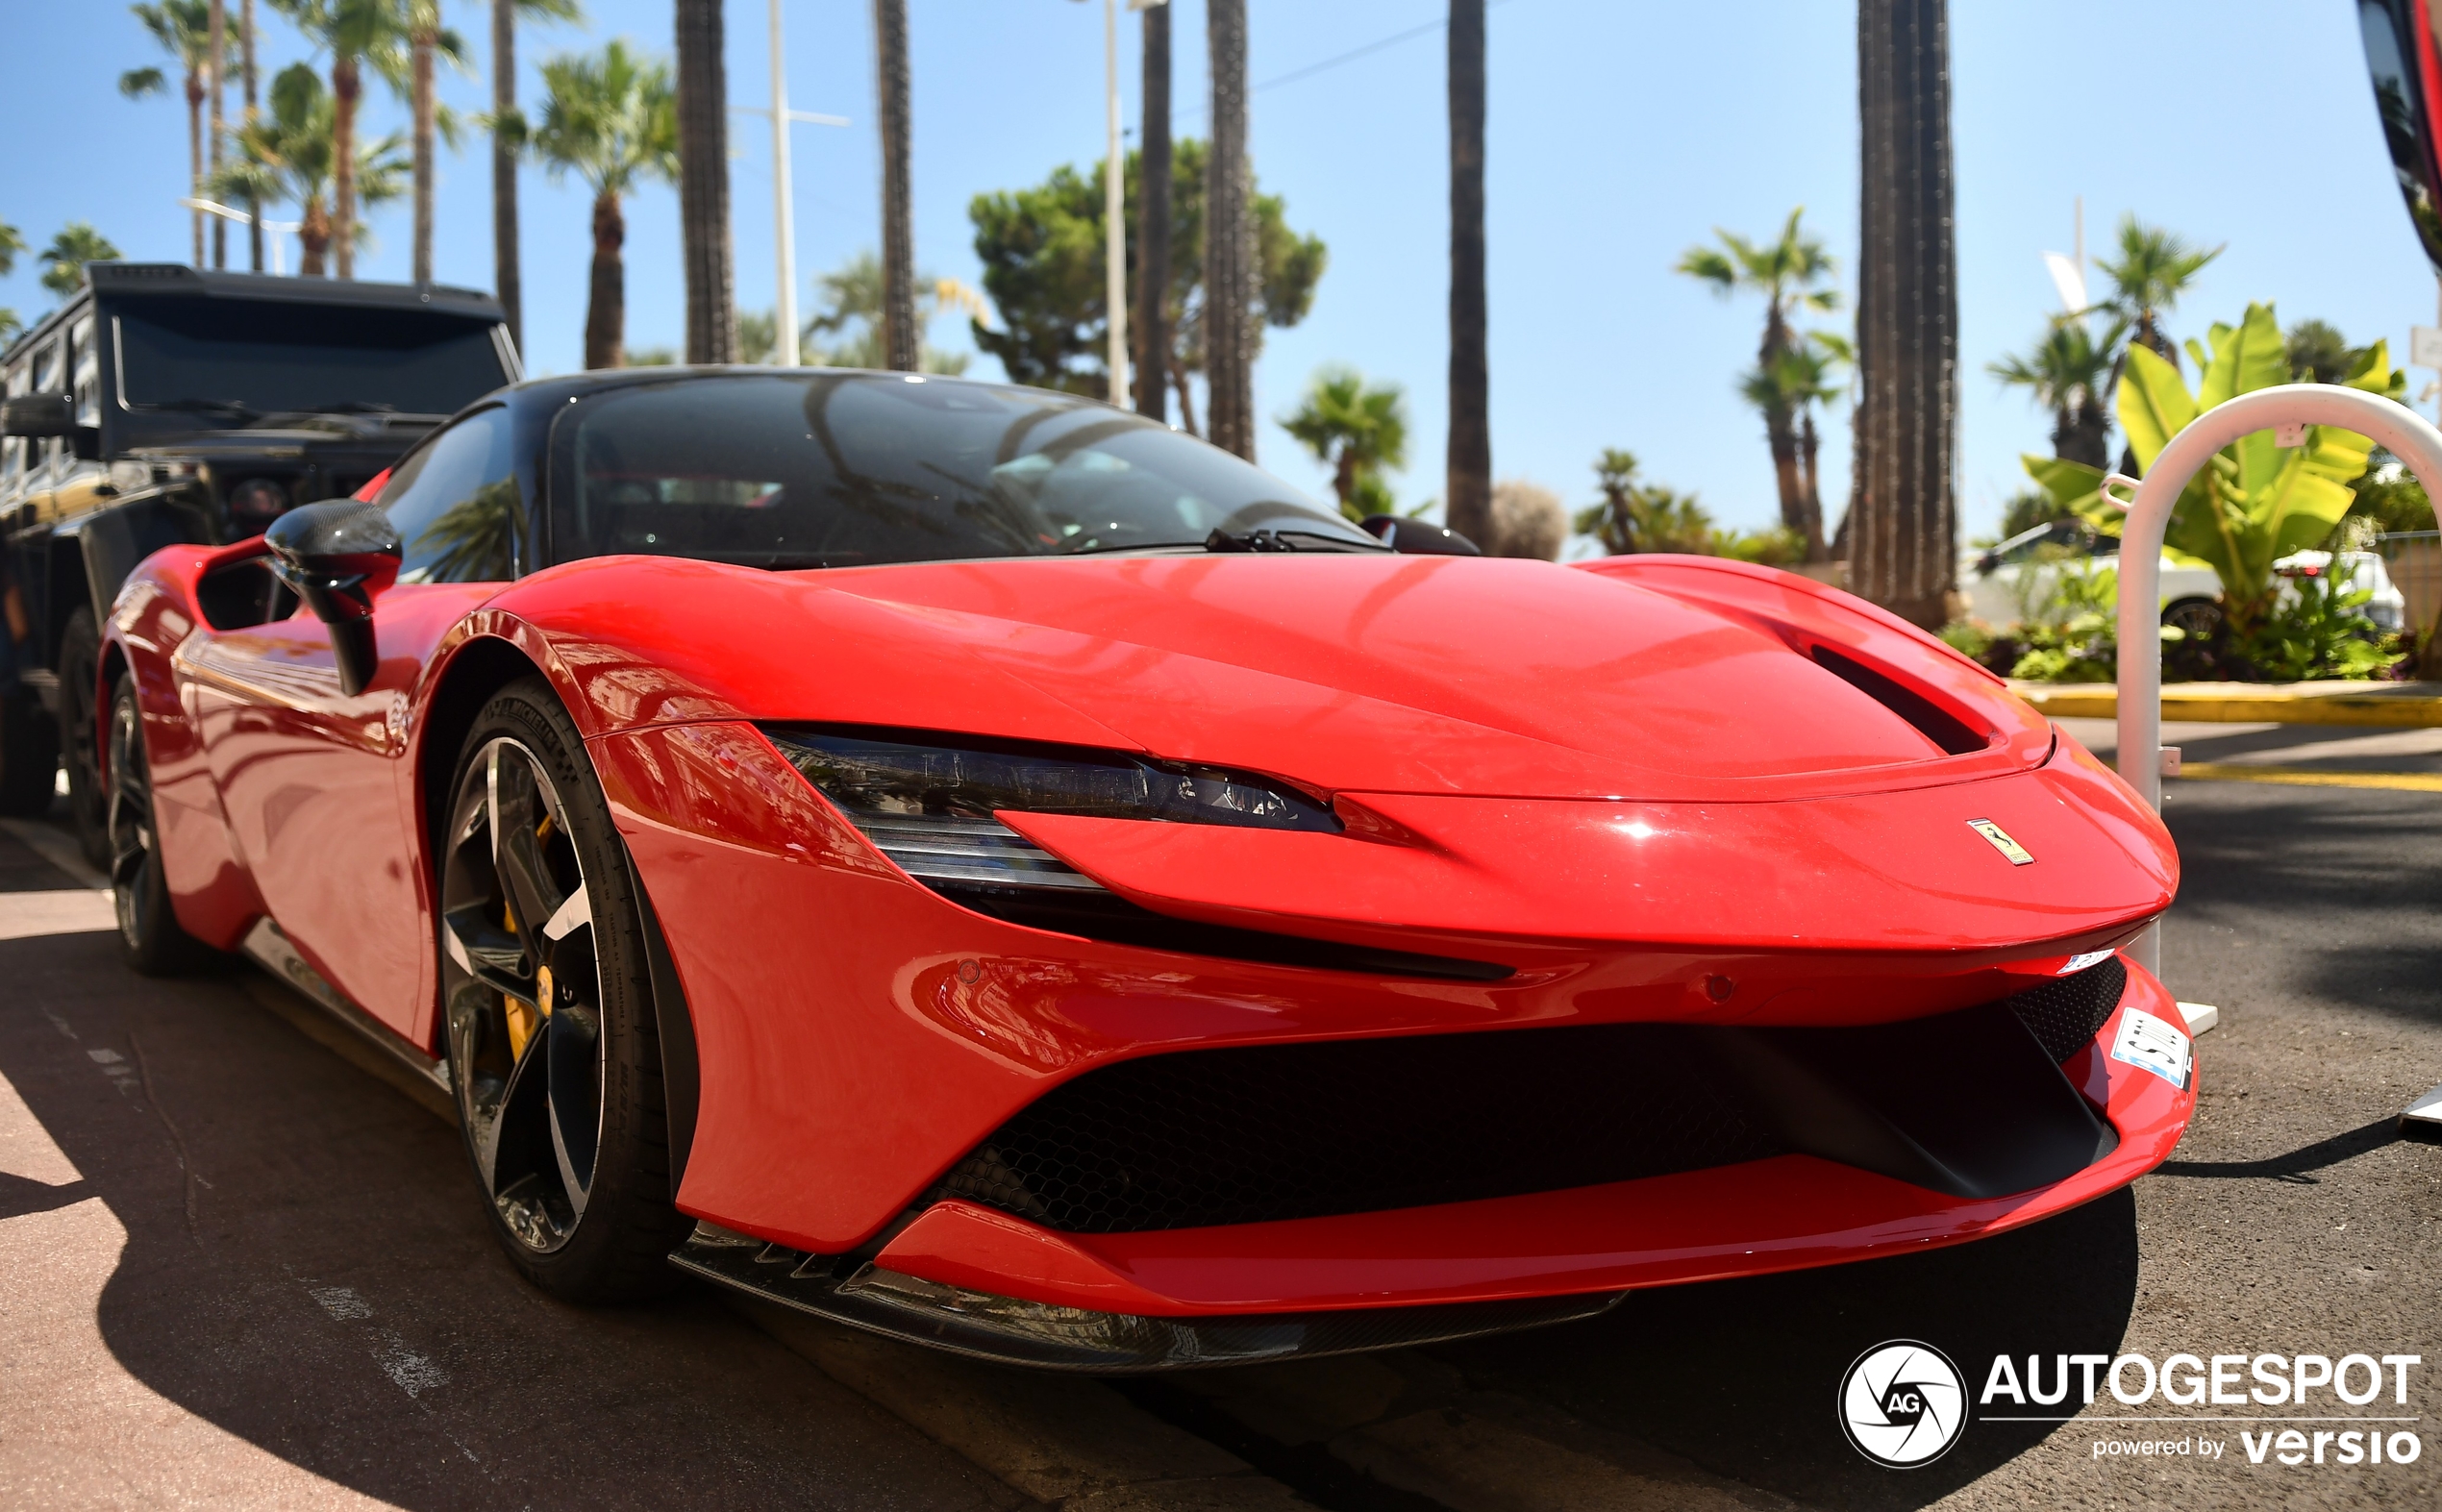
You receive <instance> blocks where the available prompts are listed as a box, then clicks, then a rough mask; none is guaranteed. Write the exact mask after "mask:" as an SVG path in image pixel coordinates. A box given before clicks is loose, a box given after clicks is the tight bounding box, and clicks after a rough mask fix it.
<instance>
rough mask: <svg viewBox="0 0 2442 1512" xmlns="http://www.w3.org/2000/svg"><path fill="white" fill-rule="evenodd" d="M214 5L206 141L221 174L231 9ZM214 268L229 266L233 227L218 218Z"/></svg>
mask: <svg viewBox="0 0 2442 1512" xmlns="http://www.w3.org/2000/svg"><path fill="white" fill-rule="evenodd" d="M211 4H212V9H211V11H210V12H208V19H207V21H206V23H205V33H206V39H205V43H204V77H205V80H206V86H205V87H206V90H207V92H208V93H209V94H210V95H211V97H212V122H211V129H210V131H209V133H208V134H207V135H206V136H205V138H204V139H205V140H206V141H207V142H209V143H210V144H211V152H210V153H209V155H208V156H209V158H210V161H211V170H212V171H214V172H217V171H218V170H219V168H220V147H221V136H222V131H221V121H220V110H221V104H222V102H223V100H224V99H225V98H226V97H227V94H228V90H227V89H226V88H225V86H226V85H227V84H228V82H229V69H228V62H229V5H228V0H211ZM228 265H229V223H228V222H227V221H225V220H222V219H221V218H220V217H219V216H217V215H215V216H213V217H212V266H213V267H216V268H225V267H227V266H228Z"/></svg>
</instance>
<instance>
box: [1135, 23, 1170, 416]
mask: <svg viewBox="0 0 2442 1512" xmlns="http://www.w3.org/2000/svg"><path fill="white" fill-rule="evenodd" d="M1144 20H1145V37H1144V55H1145V81H1144V125H1143V127H1142V130H1141V139H1142V141H1143V143H1144V146H1143V149H1142V150H1141V152H1140V153H1139V154H1138V158H1139V167H1138V198H1137V206H1136V269H1135V277H1136V355H1135V362H1136V412H1137V413H1138V414H1142V415H1149V416H1151V417H1152V418H1154V419H1156V420H1162V419H1166V418H1168V416H1169V405H1168V402H1167V401H1168V397H1169V387H1168V383H1169V372H1170V330H1169V315H1170V7H1169V5H1168V4H1166V3H1161V0H1157V3H1156V4H1153V5H1149V6H1147V7H1146V8H1145V13H1144Z"/></svg>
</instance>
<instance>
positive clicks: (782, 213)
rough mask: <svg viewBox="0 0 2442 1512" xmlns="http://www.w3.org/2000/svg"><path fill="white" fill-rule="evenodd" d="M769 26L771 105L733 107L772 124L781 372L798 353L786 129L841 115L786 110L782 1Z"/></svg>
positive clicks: (793, 208) (832, 122) (838, 121)
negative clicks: (782, 44)
mask: <svg viewBox="0 0 2442 1512" xmlns="http://www.w3.org/2000/svg"><path fill="white" fill-rule="evenodd" d="M770 4H771V24H772V103H771V106H770V108H769V109H768V110H767V109H765V108H763V107H761V106H759V105H733V106H731V107H730V109H731V110H733V111H735V112H738V113H739V114H741V115H765V116H769V117H770V118H771V123H772V240H773V243H774V247H773V250H774V252H775V254H776V260H777V261H778V263H779V274H780V298H779V300H778V302H777V308H776V309H775V310H773V311H772V324H773V327H774V330H773V332H772V336H773V348H772V357H773V359H774V360H775V361H777V362H778V363H779V364H780V365H781V366H783V367H796V366H798V365H799V358H800V356H801V354H800V353H799V351H798V347H797V200H796V192H795V189H794V187H793V186H792V185H791V184H790V181H789V165H788V128H789V127H791V126H793V125H795V124H796V123H798V122H800V121H804V122H806V123H808V124H810V125H814V126H845V125H847V124H848V117H846V116H844V115H816V114H814V113H812V112H809V111H792V110H790V109H789V108H788V67H787V62H786V60H785V56H784V54H783V52H782V49H781V30H780V5H781V0H770Z"/></svg>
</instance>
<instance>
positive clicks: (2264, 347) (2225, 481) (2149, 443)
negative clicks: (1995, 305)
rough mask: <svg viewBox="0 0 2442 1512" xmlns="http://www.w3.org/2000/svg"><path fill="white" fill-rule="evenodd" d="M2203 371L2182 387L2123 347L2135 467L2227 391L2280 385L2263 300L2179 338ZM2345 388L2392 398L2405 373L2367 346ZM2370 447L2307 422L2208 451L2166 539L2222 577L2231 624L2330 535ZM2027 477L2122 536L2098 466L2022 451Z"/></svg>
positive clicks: (2145, 355) (2278, 352) (2124, 406)
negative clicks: (2276, 567) (2277, 568)
mask: <svg viewBox="0 0 2442 1512" xmlns="http://www.w3.org/2000/svg"><path fill="white" fill-rule="evenodd" d="M2188 356H2189V357H2190V359H2193V360H2194V361H2195V363H2196V365H2197V367H2198V369H2199V371H2200V372H2201V373H2202V374H2203V377H2202V379H2201V381H2200V383H2199V384H2198V387H2197V388H2196V390H2195V391H2194V392H2190V391H2189V389H2188V386H2187V384H2186V383H2185V382H2184V381H2182V380H2181V379H2180V374H2179V370H2178V369H2177V368H2175V367H2173V366H2172V365H2171V364H2170V362H2168V361H2167V360H2165V359H2162V358H2160V357H2157V356H2155V353H2154V351H2153V350H2152V349H2151V348H2150V347H2144V346H2137V345H2131V347H2130V349H2129V354H2128V371H2127V373H2126V374H2125V375H2124V376H2123V377H2122V379H2121V381H2120V392H2119V412H2120V425H2121V428H2122V429H2123V430H2124V431H2126V432H2127V434H2128V437H2129V446H2130V448H2131V451H2133V452H2134V453H2135V456H2136V461H2137V465H2138V467H2139V468H2140V469H2147V468H2151V467H2152V466H2153V465H2154V460H2155V458H2156V457H2158V456H2160V455H2161V452H2162V448H2163V447H2164V446H2166V445H2168V444H2169V443H2170V439H2171V437H2172V436H2174V435H2177V434H2179V433H2180V430H2181V429H2182V428H2183V427H2185V426H2186V425H2187V424H2188V422H2190V421H2192V420H2194V419H2195V418H2196V417H2197V416H2198V415H2199V414H2202V413H2203V412H2204V411H2205V410H2207V409H2211V408H2213V407H2214V406H2215V405H2218V404H2220V403H2222V402H2223V401H2224V400H2227V399H2230V398H2231V397H2232V396H2234V395H2237V394H2243V393H2252V392H2254V391H2255V390H2256V389H2259V388H2269V387H2272V386H2273V385H2275V384H2285V383H2287V382H2289V356H2288V348H2287V343H2286V342H2285V341H2284V340H2283V338H2282V336H2281V332H2280V324H2279V322H2278V321H2276V320H2275V318H2274V315H2273V310H2272V307H2271V306H2269V305H2250V306H2248V307H2247V313H2246V315H2245V317H2244V318H2243V319H2242V320H2241V321H2240V323H2239V324H2238V325H2236V326H2226V325H2216V326H2214V327H2213V328H2212V330H2211V333H2210V335H2209V346H2207V345H2202V344H2199V343H2196V342H2190V343H2188ZM2344 382H2345V383H2346V384H2347V385H2348V386H2349V387H2352V388H2361V389H2364V390H2366V391H2367V392H2369V393H2377V394H2384V395H2388V396H2391V397H2395V398H2396V397H2398V396H2399V395H2400V394H2401V393H2403V392H2405V379H2404V378H2403V376H2402V375H2401V374H2400V373H2398V372H2397V371H2396V370H2394V369H2393V367H2392V366H2391V360H2390V356H2389V351H2388V348H2387V346H2386V345H2385V344H2384V343H2382V342H2380V341H2378V342H2376V343H2375V344H2374V346H2373V347H2371V348H2369V349H2367V350H2366V352H2365V355H2364V357H2363V358H2362V359H2360V361H2359V362H2358V364H2357V366H2356V367H2355V369H2354V370H2353V371H2351V373H2350V374H2349V375H2348V377H2347V378H2346V379H2345V380H2344ZM2373 446H2374V443H2373V442H2372V441H2371V440H2369V439H2368V438H2367V437H2365V436H2362V435H2359V434H2356V433H2355V432H2354V431H2344V430H2342V429H2340V428H2339V427H2337V426H2328V425H2319V426H2308V427H2306V428H2305V444H2304V445H2301V446H2296V447H2282V446H2280V444H2279V443H2278V439H2277V437H2276V436H2275V434H2274V433H2272V432H2271V431H2258V432H2255V433H2254V434H2249V435H2246V436H2242V437H2240V438H2239V439H2238V440H2237V441H2234V442H2232V443H2231V444H2230V445H2229V446H2226V447H2224V448H2223V449H2222V450H2221V451H2219V452H2217V453H2216V454H2214V456H2213V458H2212V459H2211V460H2210V461H2208V462H2207V463H2206V464H2205V466H2204V467H2202V468H2200V469H2199V470H2198V471H2197V474H2196V476H2195V477H2194V478H2193V479H2191V480H2189V482H2188V484H2187V487H2186V488H2185V489H2184V490H2183V491H2182V492H2181V493H2180V499H2179V503H2178V504H2177V506H2175V507H2174V508H2173V509H2172V512H2171V522H2170V529H2169V531H2168V532H2167V533H2166V534H2165V537H2164V544H2165V545H2166V546H2167V547H2168V548H2169V549H2170V550H2171V551H2173V552H2176V553H2180V554H2183V555H2185V556H2188V557H2191V558H2197V559H2200V560H2202V561H2204V562H2205V563H2206V564H2207V565H2209V566H2210V567H2211V568H2212V569H2213V572H2214V575H2215V576H2216V577H2218V578H2219V579H2220V580H2221V583H2222V607H2223V611H2224V613H2225V614H2227V615H2228V617H2229V621H2230V628H2231V631H2232V632H2234V633H2235V634H2237V635H2238V636H2240V637H2241V638H2244V637H2246V636H2247V635H2248V634H2249V633H2250V632H2252V631H2253V630H2254V628H2255V626H2256V625H2257V624H2258V623H2259V622H2260V621H2262V620H2263V619H2264V617H2265V615H2266V614H2267V612H2268V611H2269V610H2270V609H2271V607H2272V606H2273V600H2274V597H2275V594H2276V590H2277V588H2278V586H2279V583H2278V582H2277V580H2276V578H2275V575H2274V572H2273V563H2274V562H2276V561H2278V560H2279V559H2280V558H2283V557H2286V556H2288V555H2289V554H2290V553H2292V552H2295V551H2300V550H2303V549H2305V548H2307V547H2311V546H2315V545H2317V544H2318V543H2320V542H2321V541H2323V540H2324V539H2325V537H2327V536H2329V535H2330V533H2331V530H2332V527H2333V526H2334V525H2336V524H2337V523H2338V522H2339V520H2340V518H2341V516H2342V515H2343V514H2345V513H2347V512H2348V509H2349V507H2350V504H2351V502H2352V500H2353V499H2354V497H2355V495H2354V494H2353V493H2352V491H2351V489H2350V488H2349V486H2348V484H2349V483H2352V482H2353V481H2355V479H2356V478H2358V477H2359V476H2360V475H2361V474H2363V473H2364V472H2365V470H2366V460H2367V457H2368V455H2369V453H2370V452H2371V451H2372V450H2373ZM2024 460H2025V463H2026V467H2027V471H2028V473H2029V474H2030V475H2031V476H2032V477H2033V478H2034V480H2035V481H2036V482H2037V483H2041V484H2043V486H2044V488H2045V489H2046V491H2048V492H2050V493H2051V494H2052V496H2053V497H2054V499H2056V501H2058V502H2059V503H2061V504H2063V505H2066V506H2068V507H2069V508H2074V509H2076V510H2077V511H2078V512H2079V513H2080V514H2081V515H2082V516H2084V517H2085V518H2086V519H2087V520H2088V521H2089V522H2090V523H2092V524H2093V525H2094V526H2095V527H2096V528H2097V529H2098V530H2102V531H2105V532H2106V533H2111V534H2117V533H2119V530H2120V524H2121V521H2120V516H2119V514H2118V511H2117V510H2115V509H2113V508H2110V507H2109V506H2107V505H2106V504H2104V503H2103V501H2102V499H2101V498H2100V496H2099V492H2098V490H2099V488H2100V485H2101V483H2102V481H2103V472H2102V469H2100V468H2096V467H2089V466H2086V465H2084V464H2083V463H2080V462H2072V461H2066V460H2063V459H2058V458H2036V457H2029V458H2026V459H2024Z"/></svg>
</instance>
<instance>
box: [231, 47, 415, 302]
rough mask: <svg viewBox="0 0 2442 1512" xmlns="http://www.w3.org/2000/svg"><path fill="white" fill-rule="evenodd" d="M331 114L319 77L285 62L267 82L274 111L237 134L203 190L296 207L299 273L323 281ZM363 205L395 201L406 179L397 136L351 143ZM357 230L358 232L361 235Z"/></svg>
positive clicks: (307, 67) (305, 66)
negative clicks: (226, 157) (229, 155)
mask: <svg viewBox="0 0 2442 1512" xmlns="http://www.w3.org/2000/svg"><path fill="white" fill-rule="evenodd" d="M336 125H337V123H336V110H335V107H334V104H333V101H332V99H331V96H330V93H329V92H328V91H327V90H326V89H324V87H323V86H322V80H321V78H320V76H318V75H317V74H315V73H314V71H313V68H312V65H311V64H309V63H301V62H299V63H290V64H289V65H288V66H287V67H286V68H284V69H282V70H281V71H280V73H279V75H278V76H277V77H276V78H274V79H273V80H272V81H271V110H270V112H269V113H267V114H261V113H259V114H258V115H257V116H256V117H255V118H254V119H253V120H251V121H248V122H247V123H246V124H245V125H243V126H240V127H239V128H238V129H237V136H236V138H235V143H234V145H235V146H236V147H237V154H236V156H235V157H234V158H232V159H231V160H230V161H228V162H227V163H225V164H223V165H222V167H221V170H220V172H219V174H218V175H216V176H215V177H214V178H213V180H212V183H211V184H210V185H209V186H208V187H209V188H210V190H211V191H212V194H213V195H215V196H216V197H219V198H223V199H244V200H247V201H249V202H250V203H254V204H258V205H260V204H273V205H277V204H281V203H283V202H287V203H291V204H294V205H295V206H296V207H297V211H298V215H297V222H298V224H297V245H298V249H299V254H300V255H299V259H298V264H297V272H298V275H299V276H300V277H303V278H320V277H323V276H324V275H325V274H326V273H327V272H328V268H329V264H328V262H327V258H328V255H329V252H330V248H331V241H332V232H331V207H330V202H329V193H330V187H331V178H332V161H331V148H332V139H333V137H334V136H336V134H337V132H336ZM356 154H357V161H356V175H355V177H356V189H357V203H358V204H359V205H360V206H373V205H380V204H383V203H386V202H387V201H389V200H393V199H396V198H398V197H399V195H400V194H401V193H403V192H405V190H406V186H407V183H408V178H409V175H410V172H411V167H410V161H409V159H408V157H407V139H406V137H404V136H401V135H400V134H399V133H397V132H392V133H390V134H389V135H388V136H384V137H382V138H381V139H380V140H378V141H372V142H365V141H359V142H358V143H357V144H356ZM357 230H358V231H359V232H360V233H361V232H362V230H363V228H362V227H361V226H359V227H358V228H357Z"/></svg>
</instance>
